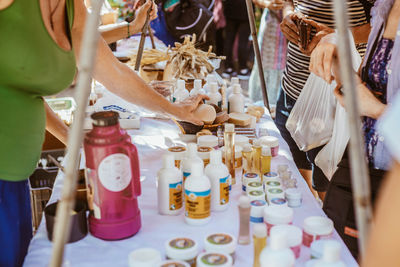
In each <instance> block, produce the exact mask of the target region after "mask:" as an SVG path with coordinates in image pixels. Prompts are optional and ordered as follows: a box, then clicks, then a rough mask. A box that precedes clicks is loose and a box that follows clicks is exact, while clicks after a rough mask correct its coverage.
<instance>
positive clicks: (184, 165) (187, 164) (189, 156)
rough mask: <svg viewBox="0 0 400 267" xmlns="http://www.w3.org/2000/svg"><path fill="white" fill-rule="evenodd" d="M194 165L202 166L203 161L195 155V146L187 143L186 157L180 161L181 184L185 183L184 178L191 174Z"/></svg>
mask: <svg viewBox="0 0 400 267" xmlns="http://www.w3.org/2000/svg"><path fill="white" fill-rule="evenodd" d="M195 163H201V164H203V165H204V162H203V160H202V159H201V158H200V157H199V156H198V155H197V145H196V144H194V143H189V144H188V146H187V152H186V155H185V157H184V158H183V160H182V161H181V170H182V172H183V183H185V180H186V178H187V177H188V176H189V175H190V174H191V171H192V166H193V164H195Z"/></svg>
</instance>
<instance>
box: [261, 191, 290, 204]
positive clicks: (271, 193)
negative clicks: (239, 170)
mask: <svg viewBox="0 0 400 267" xmlns="http://www.w3.org/2000/svg"><path fill="white" fill-rule="evenodd" d="M265 193H266V195H267V201H268V203H269V204H270V203H271V200H272V199H273V198H282V199H285V191H283V188H282V187H273V188H269V189H267V190H265Z"/></svg>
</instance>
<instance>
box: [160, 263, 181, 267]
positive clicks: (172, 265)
mask: <svg viewBox="0 0 400 267" xmlns="http://www.w3.org/2000/svg"><path fill="white" fill-rule="evenodd" d="M161 267H185V265H183V264H182V263H179V262H168V263H164V264H163V265H161Z"/></svg>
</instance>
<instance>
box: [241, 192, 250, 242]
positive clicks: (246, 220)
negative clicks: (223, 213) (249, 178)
mask: <svg viewBox="0 0 400 267" xmlns="http://www.w3.org/2000/svg"><path fill="white" fill-rule="evenodd" d="M250 211H251V200H250V198H249V197H247V196H240V198H239V238H238V243H239V244H240V245H246V244H249V243H250Z"/></svg>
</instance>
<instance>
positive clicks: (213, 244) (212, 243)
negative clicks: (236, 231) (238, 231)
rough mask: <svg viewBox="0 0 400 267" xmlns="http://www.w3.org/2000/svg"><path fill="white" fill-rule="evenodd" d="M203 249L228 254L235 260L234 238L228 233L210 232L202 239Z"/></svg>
mask: <svg viewBox="0 0 400 267" xmlns="http://www.w3.org/2000/svg"><path fill="white" fill-rule="evenodd" d="M204 249H205V251H206V252H222V253H226V254H229V255H230V256H231V257H232V260H233V261H235V249H236V238H235V237H234V236H233V235H231V234H228V233H216V234H211V235H209V236H207V237H206V238H205V239H204Z"/></svg>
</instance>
